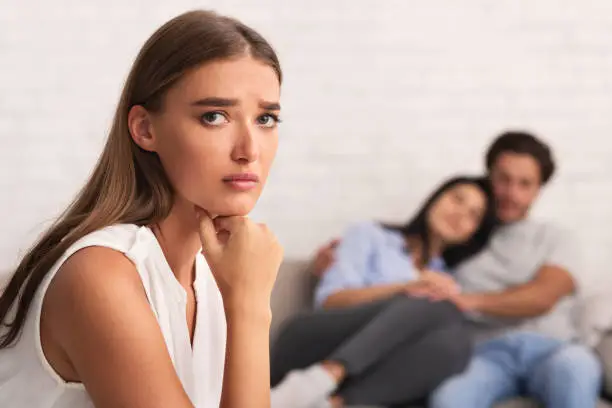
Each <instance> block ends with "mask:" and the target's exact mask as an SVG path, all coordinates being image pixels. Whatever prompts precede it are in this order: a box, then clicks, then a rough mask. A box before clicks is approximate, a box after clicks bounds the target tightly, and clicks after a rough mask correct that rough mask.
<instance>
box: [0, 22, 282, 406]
mask: <svg viewBox="0 0 612 408" xmlns="http://www.w3.org/2000/svg"><path fill="white" fill-rule="evenodd" d="M280 82H281V70H280V66H279V62H278V59H277V57H276V55H275V53H274V51H273V50H272V48H271V47H270V45H269V44H268V43H267V42H266V41H265V40H264V39H263V38H262V37H261V36H260V35H258V34H257V33H256V32H254V31H253V30H252V29H250V28H248V27H246V26H245V25H243V24H241V23H240V22H238V21H235V20H233V19H229V18H226V17H221V16H217V15H215V14H213V13H209V12H204V11H196V12H189V13H186V14H183V15H181V16H179V17H177V18H175V19H173V20H171V21H170V22H168V23H167V24H165V25H164V26H163V27H161V28H160V29H159V30H158V31H157V32H155V33H154V34H153V36H152V37H151V38H150V39H149V40H148V41H147V42H146V44H145V45H144V47H143V48H142V50H141V52H140V54H139V55H138V57H137V59H136V61H135V63H134V66H133V68H132V70H131V73H130V75H129V77H128V79H127V82H126V84H125V88H124V91H123V94H122V95H121V99H120V101H119V105H118V107H117V111H116V114H115V119H114V122H113V126H112V129H111V131H110V135H109V138H108V141H107V143H106V146H105V148H104V151H103V153H102V156H101V158H100V160H99V162H98V164H97V165H96V167H95V170H94V172H93V174H92V176H91V178H90V180H89V181H88V183H87V184H86V185H85V187H84V188H83V190H82V191H81V192H80V194H79V195H78V197H77V198H76V200H75V201H74V203H73V204H72V205H71V206H70V207H69V208H68V209H67V210H66V212H65V213H64V214H63V215H62V216H61V217H60V218H59V219H58V220H57V221H56V222H55V223H54V224H53V226H52V227H51V228H50V229H49V230H48V231H47V232H46V233H45V234H44V235H43V236H42V237H41V238H40V240H39V241H38V242H37V243H36V244H35V245H34V247H33V248H32V249H31V250H30V251H29V252H28V253H27V254H26V256H25V257H24V259H23V260H22V261H21V263H20V264H19V266H18V268H17V271H16V272H15V274H14V275H13V277H12V279H11V280H10V283H9V284H8V286H7V287H6V288H5V291H4V293H3V295H2V296H1V298H0V322H2V332H1V336H2V337H1V338H0V340H1V348H0V361H1V364H0V406H2V407H23V408H25V407H27V408H81V407H83V408H84V407H92V406H95V407H96V408H123V407H125V408H169V407H172V408H193V407H198V408H200V407H201V408H210V407H217V406H221V407H223V408H243V407H254V408H264V407H266V408H267V407H269V404H270V387H269V375H268V373H269V354H268V349H269V345H268V337H269V324H270V320H271V313H270V310H269V304H270V303H269V300H270V299H269V298H270V293H271V289H272V286H273V283H274V279H275V276H276V273H277V270H278V267H279V264H280V261H281V258H282V250H281V248H280V246H279V244H278V243H277V241H276V240H275V238H274V236H273V235H272V233H271V232H270V231H269V230H267V229H266V227H265V226H262V225H257V224H254V223H253V222H251V221H250V220H249V219H248V218H246V217H245V216H246V215H247V214H248V213H249V211H251V209H252V208H253V206H254V205H255V202H256V201H257V199H258V197H259V195H260V193H261V190H262V188H263V186H264V184H265V181H266V178H267V176H268V171H269V169H270V165H271V163H272V160H273V158H274V155H275V153H276V148H277V143H278V133H277V124H278V113H279V109H280V107H279V96H280ZM201 252H202V253H203V256H202V253H201ZM204 258H205V259H204ZM211 272H212V273H211Z"/></svg>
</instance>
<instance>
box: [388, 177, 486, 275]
mask: <svg viewBox="0 0 612 408" xmlns="http://www.w3.org/2000/svg"><path fill="white" fill-rule="evenodd" d="M459 184H473V185H475V186H477V187H478V188H479V189H480V190H482V192H483V193H484V194H485V197H486V209H485V213H484V215H483V217H482V221H481V223H480V225H479V227H478V228H477V229H476V231H475V232H474V234H473V235H472V236H471V237H470V239H468V241H467V242H464V243H461V244H455V245H451V246H449V247H447V248H445V250H444V252H443V254H442V257H443V258H444V261H445V262H446V264H447V266H449V267H454V266H456V265H457V264H458V263H460V262H462V261H464V260H465V259H467V258H469V257H471V256H473V255H475V254H476V253H478V252H479V251H480V250H482V248H484V246H485V245H486V244H487V242H488V240H489V237H490V235H491V232H492V230H493V228H494V226H495V224H496V220H495V200H494V198H493V190H492V188H491V186H490V183H489V181H488V179H487V178H485V177H469V176H456V177H452V178H450V179H448V180H446V181H445V182H444V183H442V184H441V185H440V186H439V187H438V188H437V189H436V190H435V191H434V192H433V193H432V194H431V195H430V196H429V197H428V198H427V199H426V200H425V202H424V203H423V205H422V206H421V208H420V209H419V211H418V212H417V213H416V215H415V216H414V217H413V218H412V219H410V221H408V222H407V223H406V224H403V225H401V224H400V225H394V224H383V226H384V227H386V228H388V229H391V230H395V231H398V232H400V233H401V234H402V235H404V236H405V237H414V238H416V239H418V240H419V241H420V243H421V246H422V254H421V264H422V265H423V266H424V265H427V264H428V263H429V261H430V260H431V256H432V254H431V248H430V247H429V241H430V236H429V226H428V225H427V214H428V213H429V209H430V208H431V206H432V205H433V204H434V203H435V202H436V200H437V199H438V198H439V197H440V196H441V195H442V194H444V193H445V192H446V191H448V190H449V189H451V188H453V187H455V186H457V185H459Z"/></svg>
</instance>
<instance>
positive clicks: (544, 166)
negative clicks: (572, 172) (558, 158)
mask: <svg viewBox="0 0 612 408" xmlns="http://www.w3.org/2000/svg"><path fill="white" fill-rule="evenodd" d="M504 153H518V154H528V155H530V156H531V157H533V158H534V159H535V160H536V161H537V162H538V164H539V165H540V181H541V184H542V185H544V184H546V183H547V182H548V181H549V180H550V178H551V177H552V176H553V174H554V172H555V161H554V159H553V157H552V153H551V151H550V147H548V145H547V144H546V143H544V142H543V141H541V140H540V139H538V138H537V137H536V136H534V135H532V134H531V133H527V132H521V131H510V132H505V133H502V134H501V135H499V136H498V137H497V139H495V141H494V142H493V144H491V146H490V147H489V150H488V151H487V156H486V165H487V170H488V171H489V173H490V172H491V169H492V168H493V165H494V164H495V162H496V161H497V159H498V158H499V156H501V155H502V154H504Z"/></svg>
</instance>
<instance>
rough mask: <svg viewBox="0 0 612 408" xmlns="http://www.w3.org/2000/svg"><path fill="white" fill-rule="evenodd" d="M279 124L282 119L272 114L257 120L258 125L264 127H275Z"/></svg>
mask: <svg viewBox="0 0 612 408" xmlns="http://www.w3.org/2000/svg"><path fill="white" fill-rule="evenodd" d="M278 123H280V119H279V118H278V116H276V115H272V114H271V113H267V114H265V115H261V116H260V117H258V118H257V124H258V125H259V126H262V127H268V128H271V127H274V126H276V125H277V124H278Z"/></svg>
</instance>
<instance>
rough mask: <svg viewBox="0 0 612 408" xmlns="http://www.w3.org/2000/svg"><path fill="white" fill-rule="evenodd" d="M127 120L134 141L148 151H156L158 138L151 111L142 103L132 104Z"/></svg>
mask: <svg viewBox="0 0 612 408" xmlns="http://www.w3.org/2000/svg"><path fill="white" fill-rule="evenodd" d="M127 122H128V129H129V131H130V136H132V140H134V143H136V144H137V145H138V146H140V147H141V148H142V149H144V150H146V151H148V152H154V151H155V145H156V140H155V137H154V134H153V127H152V125H151V117H150V114H149V112H148V111H147V110H146V109H145V108H144V107H142V106H140V105H135V106H132V108H131V109H130V111H129V112H128V121H127Z"/></svg>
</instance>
